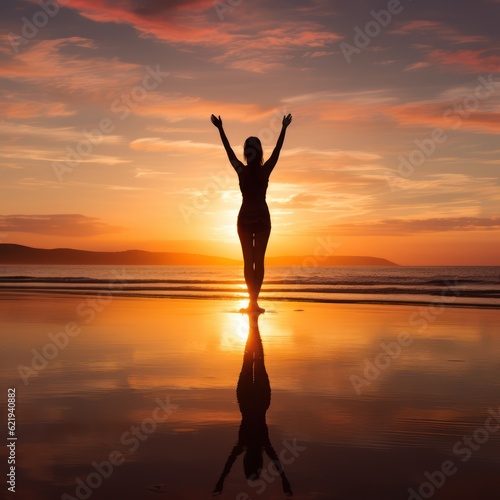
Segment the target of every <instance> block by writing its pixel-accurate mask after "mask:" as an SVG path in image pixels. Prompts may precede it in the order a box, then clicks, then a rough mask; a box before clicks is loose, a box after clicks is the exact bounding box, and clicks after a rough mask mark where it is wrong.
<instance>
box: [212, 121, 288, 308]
mask: <svg viewBox="0 0 500 500" xmlns="http://www.w3.org/2000/svg"><path fill="white" fill-rule="evenodd" d="M211 120H212V123H213V124H214V125H215V126H216V127H217V129H218V130H219V133H220V137H221V140H222V144H223V145H224V148H225V150H226V153H227V156H228V158H229V161H230V162H231V165H232V166H233V167H234V169H235V170H236V173H237V174H238V178H239V181H240V189H241V194H242V195H243V203H242V205H241V208H240V212H239V214H238V236H239V237H240V242H241V248H242V251H243V260H244V272H245V282H246V284H247V289H248V295H249V296H250V302H249V304H248V311H258V312H264V309H262V308H260V307H259V305H258V303H257V299H258V297H259V293H260V289H261V287H262V282H263V280H264V255H265V253H266V248H267V242H268V240H269V235H270V234H271V217H270V215H269V209H268V207H267V203H266V191H267V184H268V181H269V176H270V175H271V172H272V171H273V169H274V167H275V166H276V163H277V162H278V158H279V154H280V151H281V147H282V146H283V141H284V140H285V132H286V129H287V127H288V125H290V123H291V122H292V115H287V116H284V117H283V126H282V128H281V133H280V135H279V137H278V141H277V143H276V147H275V148H274V151H273V153H272V154H271V156H270V157H269V159H268V160H267V161H266V162H265V163H264V161H263V153H262V144H261V143H260V140H259V139H258V138H257V137H249V138H248V139H247V140H246V141H245V145H244V148H243V149H244V156H245V160H246V162H247V164H246V165H245V164H243V163H242V162H241V161H240V160H238V158H236V155H235V154H234V151H233V150H232V148H231V146H230V144H229V141H228V139H227V137H226V133H225V132H224V129H223V127H222V120H221V118H220V116H219V117H218V118H217V117H216V116H215V115H212V116H211Z"/></svg>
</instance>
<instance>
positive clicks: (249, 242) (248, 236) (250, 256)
mask: <svg viewBox="0 0 500 500" xmlns="http://www.w3.org/2000/svg"><path fill="white" fill-rule="evenodd" d="M238 236H239V237H240V243H241V250H242V252H243V272H244V275H245V283H246V284H247V289H248V295H249V296H250V302H254V301H256V300H257V295H256V294H255V277H254V246H253V245H254V238H253V234H252V233H250V232H247V231H244V230H242V229H241V228H238Z"/></svg>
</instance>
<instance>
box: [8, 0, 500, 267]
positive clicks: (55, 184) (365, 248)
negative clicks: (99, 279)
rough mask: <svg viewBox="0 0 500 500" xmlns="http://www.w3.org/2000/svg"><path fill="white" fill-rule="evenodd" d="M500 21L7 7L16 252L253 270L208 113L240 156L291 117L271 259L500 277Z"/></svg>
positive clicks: (180, 6)
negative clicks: (208, 261) (149, 255)
mask: <svg viewBox="0 0 500 500" xmlns="http://www.w3.org/2000/svg"><path fill="white" fill-rule="evenodd" d="M381 11H383V12H381ZM499 19H500V1H499V0H478V1H476V2H470V1H466V0H459V1H453V2H452V1H449V0H442V1H439V2H436V1H432V0H414V1H411V0H405V1H402V2H399V1H398V0H389V1H387V0H384V1H378V0H372V1H368V0H364V1H363V0H362V1H359V0H358V1H355V2H354V1H351V2H349V1H347V0H342V1H335V0H330V1H327V0H313V1H305V0H304V1H302V0H293V1H291V0H288V1H285V0H279V1H274V2H266V1H264V0H253V1H250V0H224V1H220V2H214V1H213V0H188V1H182V0H174V1H162V0H145V1H140V0H64V1H60V2H58V3H56V2H55V0H54V1H51V0H46V1H45V2H44V1H42V2H41V3H39V2H34V1H19V0H18V1H13V0H4V1H2V5H1V17H0V115H1V121H0V141H1V147H0V175H1V181H2V182H1V188H0V189H1V194H0V199H1V209H0V242H3V243H20V244H25V245H30V246H35V247H43V248H55V247H72V248H80V249H88V250H126V249H132V248H139V249H144V250H152V251H182V252H190V253H203V254H209V255H222V256H225V257H232V258H235V257H236V258H237V257H239V256H240V247H239V241H238V237H237V234H236V215H237V212H238V209H239V204H240V199H241V195H240V193H239V189H238V182H237V177H236V174H235V173H234V171H232V170H231V168H230V166H229V164H228V161H227V158H226V156H225V153H224V150H223V148H222V146H221V144H220V140H219V136H218V132H217V130H216V129H215V128H214V127H213V126H212V124H211V123H210V114H211V113H214V114H216V115H221V117H222V119H223V123H224V127H225V129H226V132H227V135H228V137H229V140H230V141H231V144H232V146H233V148H234V150H235V152H236V154H237V155H238V156H239V157H240V158H241V157H242V143H243V142H244V140H245V138H246V137H248V136H249V135H258V136H259V137H260V138H261V140H262V143H263V147H264V156H265V157H267V156H268V155H269V154H270V152H271V150H272V148H273V147H274V144H275V142H276V139H277V136H278V133H279V129H280V122H281V118H282V116H283V115H284V114H288V113H291V114H292V115H293V123H292V124H291V126H290V128H289V129H288V132H287V137H286V140H285V146H284V149H283V151H282V156H281V158H280V161H279V163H278V166H277V167H276V169H275V171H274V172H273V174H272V176H271V182H270V187H269V190H268V203H269V207H270V211H271V217H272V222H273V231H272V234H271V240H270V246H269V250H268V254H269V255H270V256H278V255H298V254H304V255H305V254H309V255H311V254H313V253H314V251H315V249H316V248H317V247H318V245H321V244H322V243H323V244H324V243H325V242H326V244H327V245H329V248H331V249H332V255H371V256H375V257H383V258H387V259H390V260H393V261H395V262H397V263H399V264H404V265H481V264H482V265H500V252H499V248H500V189H499V184H500V182H499V176H498V169H499V166H500V142H499V135H500V31H499V29H498V20H499ZM367 23H368V24H367Z"/></svg>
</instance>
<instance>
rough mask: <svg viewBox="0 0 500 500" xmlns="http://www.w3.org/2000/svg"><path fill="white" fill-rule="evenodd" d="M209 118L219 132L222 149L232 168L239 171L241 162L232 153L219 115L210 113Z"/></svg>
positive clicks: (241, 165)
mask: <svg viewBox="0 0 500 500" xmlns="http://www.w3.org/2000/svg"><path fill="white" fill-rule="evenodd" d="M210 120H211V121H212V123H213V124H214V126H215V127H216V128H217V129H218V130H219V133H220V138H221V140H222V145H223V146H224V149H225V150H226V153H227V157H228V158H229V162H230V163H231V165H232V166H233V168H234V169H235V170H236V172H239V171H240V170H241V169H242V168H243V166H244V165H243V163H242V162H241V161H240V160H238V158H236V155H235V154H234V151H233V148H231V145H230V144H229V140H228V138H227V136H226V133H225V132H224V128H223V126H222V119H221V117H220V116H219V117H216V116H215V115H212V116H211V117H210Z"/></svg>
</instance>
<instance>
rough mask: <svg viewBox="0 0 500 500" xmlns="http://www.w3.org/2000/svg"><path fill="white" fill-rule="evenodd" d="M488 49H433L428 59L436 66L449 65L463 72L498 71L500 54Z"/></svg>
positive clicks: (499, 68) (499, 70)
mask: <svg viewBox="0 0 500 500" xmlns="http://www.w3.org/2000/svg"><path fill="white" fill-rule="evenodd" d="M490 52H491V51H489V50H455V51H451V50H441V49H438V50H433V51H431V52H430V54H429V56H428V57H429V59H430V61H431V62H433V63H434V64H435V65H436V66H439V67H442V68H443V67H449V68H452V69H455V70H456V71H460V72H464V73H499V72H500V55H495V54H489V53H490Z"/></svg>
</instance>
